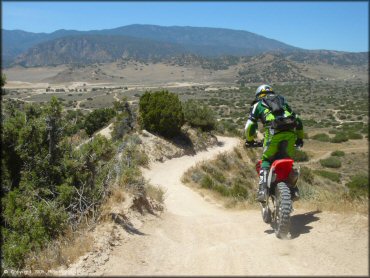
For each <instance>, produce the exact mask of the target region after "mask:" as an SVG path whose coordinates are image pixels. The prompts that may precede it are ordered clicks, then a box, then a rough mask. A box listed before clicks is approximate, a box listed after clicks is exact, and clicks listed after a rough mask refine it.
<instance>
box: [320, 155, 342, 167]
mask: <svg viewBox="0 0 370 278" xmlns="http://www.w3.org/2000/svg"><path fill="white" fill-rule="evenodd" d="M320 164H321V166H323V167H328V168H339V167H341V166H342V163H341V162H340V160H339V159H338V158H336V157H334V156H331V157H329V158H326V159H320Z"/></svg>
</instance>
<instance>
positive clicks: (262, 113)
mask: <svg viewBox="0 0 370 278" xmlns="http://www.w3.org/2000/svg"><path fill="white" fill-rule="evenodd" d="M279 98H281V100H282V103H283V107H284V116H285V117H289V116H293V117H294V119H295V122H296V128H295V129H293V130H292V131H294V132H295V133H296V135H297V138H300V139H303V124H302V121H301V119H300V118H299V117H298V115H296V114H295V113H294V112H293V110H292V109H291V108H290V106H289V105H288V104H287V103H286V102H285V99H284V97H282V96H279ZM258 120H261V122H262V123H263V125H264V128H265V139H267V138H268V137H270V135H273V134H275V133H277V132H279V131H277V130H273V129H272V127H271V123H272V122H273V121H274V120H275V116H274V114H273V113H272V111H271V109H270V108H269V106H268V105H267V104H266V102H265V101H264V99H261V100H259V101H257V102H255V103H253V104H252V105H251V108H250V114H249V117H248V121H247V123H246V124H245V137H246V139H247V141H252V140H254V139H255V137H256V131H257V127H258V125H257V122H258Z"/></svg>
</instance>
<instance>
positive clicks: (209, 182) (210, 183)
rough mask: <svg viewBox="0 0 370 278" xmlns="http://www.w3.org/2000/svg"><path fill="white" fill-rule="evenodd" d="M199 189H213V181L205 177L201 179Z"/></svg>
mask: <svg viewBox="0 0 370 278" xmlns="http://www.w3.org/2000/svg"><path fill="white" fill-rule="evenodd" d="M200 185H201V187H203V188H207V189H210V188H212V187H213V180H212V179H211V177H210V176H208V175H205V176H203V177H202V180H201V182H200Z"/></svg>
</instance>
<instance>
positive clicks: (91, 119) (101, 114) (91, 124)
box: [84, 108, 116, 137]
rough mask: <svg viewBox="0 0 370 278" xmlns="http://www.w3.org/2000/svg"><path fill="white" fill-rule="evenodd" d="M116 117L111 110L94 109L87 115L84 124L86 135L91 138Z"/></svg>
mask: <svg viewBox="0 0 370 278" xmlns="http://www.w3.org/2000/svg"><path fill="white" fill-rule="evenodd" d="M115 115H116V112H115V111H114V109H112V108H101V109H96V110H94V111H93V112H91V113H90V114H88V115H87V117H86V119H85V123H84V128H85V130H86V133H87V134H88V135H89V136H90V137H91V136H92V135H93V134H94V132H95V131H97V130H99V129H101V128H102V127H104V126H105V125H106V124H108V122H109V121H110V120H111V119H112V118H113V117H114V116H115Z"/></svg>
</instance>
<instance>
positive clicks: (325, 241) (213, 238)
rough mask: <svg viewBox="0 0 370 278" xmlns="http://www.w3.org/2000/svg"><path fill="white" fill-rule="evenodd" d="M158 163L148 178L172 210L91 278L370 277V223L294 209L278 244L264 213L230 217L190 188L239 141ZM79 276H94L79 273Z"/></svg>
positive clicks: (130, 236) (130, 238) (237, 212)
mask: <svg viewBox="0 0 370 278" xmlns="http://www.w3.org/2000/svg"><path fill="white" fill-rule="evenodd" d="M219 141H220V142H221V143H222V145H221V146H217V147H213V148H211V149H209V150H208V151H206V152H201V153H198V154H197V155H195V156H183V157H179V158H174V159H171V160H168V161H165V162H164V163H160V162H158V163H155V164H153V165H151V167H150V169H148V170H144V175H145V177H146V178H147V179H149V180H150V181H151V183H152V184H154V185H160V186H162V187H163V188H165V190H167V193H166V200H165V204H166V211H165V213H163V214H162V215H161V217H160V218H161V219H160V220H158V221H150V222H148V223H146V224H145V225H143V226H141V227H139V228H138V232H137V233H135V234H127V238H126V240H125V241H124V243H123V244H122V245H121V246H117V247H115V249H114V250H113V251H112V252H111V253H110V257H109V260H107V262H106V263H105V264H104V265H103V266H99V267H96V269H93V270H90V271H88V272H89V273H91V274H93V275H109V276H111V275H351V276H352V275H368V218H367V217H366V216H363V215H354V214H348V215H340V214H334V213H329V212H318V211H301V210H296V211H294V212H293V214H292V228H291V232H292V238H291V239H290V240H280V239H277V238H276V236H275V234H274V232H273V230H272V229H271V227H270V226H269V225H267V224H265V223H263V221H262V219H261V216H260V212H259V211H258V210H227V209H225V208H223V207H221V206H220V205H218V204H216V203H213V202H212V201H211V200H210V199H208V198H203V197H202V196H201V195H199V194H198V193H196V192H194V191H193V190H191V189H190V188H189V187H186V186H184V185H183V184H182V183H181V181H180V178H181V176H182V174H183V173H184V171H186V170H187V169H188V168H189V167H191V166H193V165H195V164H196V163H197V162H199V161H202V160H206V159H211V158H214V157H215V155H217V154H218V153H220V152H222V151H229V150H232V148H233V147H234V146H237V145H238V143H239V141H238V140H237V139H235V138H227V137H219ZM69 273H71V272H69ZM75 273H76V274H88V273H86V272H85V273H79V272H78V271H77V270H76V272H75Z"/></svg>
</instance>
